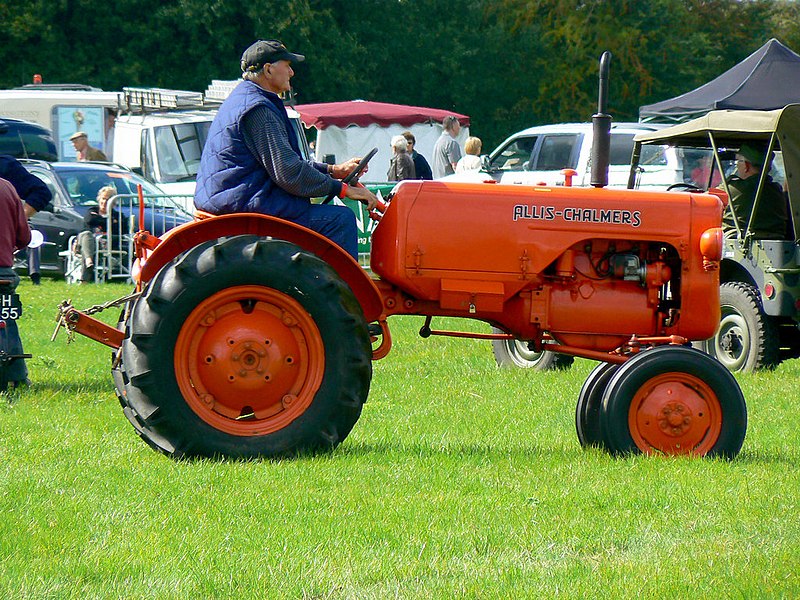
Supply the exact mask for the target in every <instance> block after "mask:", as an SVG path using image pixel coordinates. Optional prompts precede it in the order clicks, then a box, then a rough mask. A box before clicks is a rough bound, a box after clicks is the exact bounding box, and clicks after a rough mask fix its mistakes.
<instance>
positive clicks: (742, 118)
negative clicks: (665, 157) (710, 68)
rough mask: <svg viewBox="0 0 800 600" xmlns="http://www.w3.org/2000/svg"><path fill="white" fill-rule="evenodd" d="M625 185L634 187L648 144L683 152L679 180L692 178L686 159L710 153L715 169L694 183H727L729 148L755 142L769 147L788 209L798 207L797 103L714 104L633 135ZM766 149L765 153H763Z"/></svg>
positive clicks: (797, 229) (796, 223)
mask: <svg viewBox="0 0 800 600" xmlns="http://www.w3.org/2000/svg"><path fill="white" fill-rule="evenodd" d="M634 141H635V145H634V152H633V161H632V164H631V172H630V176H629V180H628V187H631V188H632V187H634V185H635V180H636V176H637V169H638V165H639V163H640V161H641V157H642V156H644V154H643V152H644V149H645V148H646V147H647V146H648V145H652V144H667V145H669V146H672V147H674V148H680V149H682V152H683V153H684V156H685V157H686V158H687V161H686V163H685V164H684V165H683V181H685V182H687V184H690V183H691V182H692V181H693V179H694V178H693V177H692V170H693V168H696V167H697V165H696V163H692V162H690V161H689V160H688V159H693V158H697V157H702V156H703V153H705V154H706V155H708V156H711V157H713V159H714V160H713V166H714V169H715V170H716V171H717V173H718V174H724V175H725V177H720V176H719V175H718V176H717V177H718V179H716V180H715V179H714V178H713V175H712V176H711V178H710V179H709V180H707V181H705V182H703V181H702V180H701V181H700V182H698V185H697V187H699V188H701V189H708V187H709V185H716V184H717V183H719V184H721V186H722V187H723V188H726V187H727V184H726V177H727V176H728V175H729V174H730V173H731V172H732V169H733V161H734V153H735V151H736V150H737V149H738V148H740V147H741V145H742V144H744V143H750V144H753V143H755V144H758V145H761V146H763V147H764V148H765V149H767V150H769V151H771V169H770V172H769V174H770V176H771V177H772V178H773V180H774V181H775V182H777V183H779V184H780V185H781V186H782V187H783V190H784V192H785V193H786V195H787V196H788V199H789V204H790V207H791V212H790V215H791V216H793V215H796V214H798V212H799V211H800V180H799V179H798V175H800V104H790V105H788V106H786V107H784V108H781V109H778V110H767V111H760V110H716V111H711V112H709V113H707V114H706V115H704V116H702V117H699V118H697V119H693V120H691V121H687V122H685V123H680V124H678V125H674V126H672V127H668V128H666V129H661V130H659V131H655V132H651V133H642V134H639V135H637V136H636V138H635V140H634ZM765 154H766V153H765ZM792 221H793V228H794V233H795V236H794V237H795V239H800V219H797V218H794V217H793V218H792Z"/></svg>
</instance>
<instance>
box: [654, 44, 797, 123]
mask: <svg viewBox="0 0 800 600" xmlns="http://www.w3.org/2000/svg"><path fill="white" fill-rule="evenodd" d="M797 102H800V55H797V54H796V53H795V52H793V51H792V50H790V49H789V48H787V47H786V46H784V45H783V44H781V43H780V42H779V41H778V40H776V39H774V38H773V39H771V40H770V41H768V42H767V43H766V44H764V45H763V46H761V48H759V49H758V50H756V51H755V52H753V54H751V55H750V56H748V57H747V58H745V59H744V60H743V61H742V62H740V63H739V64H738V65H736V66H734V67H732V68H731V69H729V70H727V71H725V72H724V73H723V74H722V75H720V76H719V77H717V78H716V79H713V80H711V81H709V82H708V83H706V84H704V85H701V86H700V87H699V88H697V89H695V90H692V91H691V92H687V93H685V94H682V95H681V96H676V97H675V98H670V99H669V100H663V101H662V102H656V103H655V104H650V105H648V106H642V107H640V108H639V120H640V121H642V122H659V123H680V122H683V121H688V120H689V119H693V118H696V117H700V116H702V115H704V114H706V113H707V112H708V111H710V110H716V109H744V110H775V109H778V108H783V107H784V106H786V105H787V104H792V103H797Z"/></svg>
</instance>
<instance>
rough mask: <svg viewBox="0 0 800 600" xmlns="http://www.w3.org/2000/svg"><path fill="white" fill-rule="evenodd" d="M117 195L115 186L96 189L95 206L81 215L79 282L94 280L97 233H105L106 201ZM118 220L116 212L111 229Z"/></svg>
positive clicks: (113, 228) (78, 251) (78, 250)
mask: <svg viewBox="0 0 800 600" xmlns="http://www.w3.org/2000/svg"><path fill="white" fill-rule="evenodd" d="M116 195H117V188H115V187H114V186H113V185H106V186H103V187H101V188H100V189H99V190H98V191H97V206H93V207H91V208H90V209H89V212H87V213H86V216H84V217H83V226H84V230H83V231H81V232H80V233H79V234H78V239H77V246H78V247H77V253H78V256H80V259H81V283H92V282H93V281H95V272H94V270H95V266H96V265H95V256H96V254H97V238H96V237H95V236H96V235H97V234H98V233H105V232H106V231H107V225H108V201H109V200H111V198H113V197H114V196H116ZM117 222H118V219H117V215H116V213H115V214H114V222H112V224H111V226H112V231H116V224H117Z"/></svg>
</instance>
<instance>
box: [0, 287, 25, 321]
mask: <svg viewBox="0 0 800 600" xmlns="http://www.w3.org/2000/svg"><path fill="white" fill-rule="evenodd" d="M21 316H22V303H21V302H20V301H19V294H0V320H4V321H16V320H17V319H19V318H20V317H21Z"/></svg>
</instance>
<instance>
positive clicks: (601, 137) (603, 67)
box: [591, 50, 611, 187]
mask: <svg viewBox="0 0 800 600" xmlns="http://www.w3.org/2000/svg"><path fill="white" fill-rule="evenodd" d="M610 63H611V52H609V51H608V50H606V51H605V52H603V55H602V56H601V57H600V86H599V91H598V95H597V114H595V115H592V131H593V133H594V135H593V141H592V181H591V184H592V186H594V187H606V186H607V185H608V163H609V156H610V151H611V115H609V114H606V110H607V108H608V68H609V64H610Z"/></svg>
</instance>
